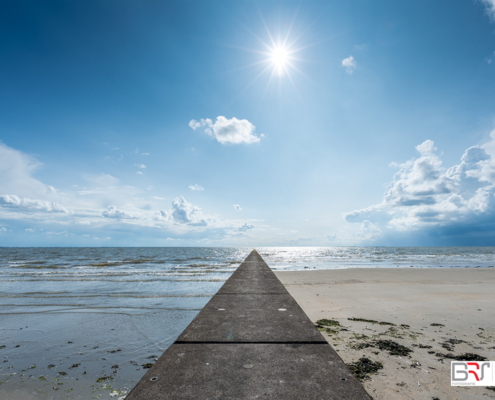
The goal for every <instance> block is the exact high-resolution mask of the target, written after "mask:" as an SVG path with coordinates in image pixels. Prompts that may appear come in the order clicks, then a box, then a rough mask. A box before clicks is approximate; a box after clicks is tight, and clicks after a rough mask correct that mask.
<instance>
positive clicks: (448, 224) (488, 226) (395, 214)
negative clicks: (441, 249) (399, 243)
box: [344, 131, 495, 239]
mask: <svg viewBox="0 0 495 400" xmlns="http://www.w3.org/2000/svg"><path fill="white" fill-rule="evenodd" d="M491 137H492V140H490V141H489V142H487V143H486V144H484V145H482V146H473V147H470V148H468V149H467V150H466V151H465V152H464V155H463V156H462V157H461V160H460V163H459V164H458V165H454V166H452V167H450V168H445V167H444V166H443V164H442V161H441V159H440V157H439V156H438V154H437V152H436V151H437V149H436V147H435V145H434V143H433V142H432V141H431V140H426V141H425V142H423V143H421V144H420V145H418V146H417V147H416V150H417V151H418V152H419V155H420V157H418V158H413V159H412V160H409V161H407V162H405V163H403V164H399V165H398V167H399V171H398V172H397V173H396V174H395V175H394V178H393V180H392V182H391V183H390V184H389V186H388V188H387V190H386V192H385V195H384V198H383V201H382V202H381V203H380V204H376V205H372V206H370V207H367V208H363V209H360V210H356V211H352V212H349V213H346V214H344V219H345V220H346V221H347V222H359V223H362V227H361V230H362V235H361V236H362V237H363V238H367V239H371V238H372V237H373V236H375V237H379V236H380V234H381V233H382V231H383V229H388V230H391V231H395V232H397V231H403V232H411V231H425V232H427V233H429V234H435V235H437V236H448V235H462V234H471V233H473V232H477V231H481V230H484V231H493V232H494V233H495V197H494V195H495V131H494V132H492V134H491Z"/></svg>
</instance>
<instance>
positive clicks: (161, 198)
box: [151, 196, 165, 200]
mask: <svg viewBox="0 0 495 400" xmlns="http://www.w3.org/2000/svg"><path fill="white" fill-rule="evenodd" d="M151 198H152V199H155V200H165V199H164V198H163V197H158V196H151Z"/></svg>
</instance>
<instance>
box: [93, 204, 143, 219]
mask: <svg viewBox="0 0 495 400" xmlns="http://www.w3.org/2000/svg"><path fill="white" fill-rule="evenodd" d="M102 216H103V217H105V218H116V219H136V218H139V215H137V214H136V213H133V212H129V211H124V210H119V209H118V208H117V207H115V206H108V208H107V209H106V210H105V211H103V213H102Z"/></svg>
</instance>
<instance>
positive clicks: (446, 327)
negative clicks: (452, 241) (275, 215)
mask: <svg viewBox="0 0 495 400" xmlns="http://www.w3.org/2000/svg"><path fill="white" fill-rule="evenodd" d="M276 275H277V277H278V278H279V279H280V280H281V281H282V283H283V284H284V285H285V286H286V287H287V289H288V290H289V292H290V293H291V295H292V296H293V297H294V298H295V299H296V301H297V302H298V303H299V304H300V305H301V307H302V308H303V310H304V311H305V312H306V313H307V314H308V316H309V317H310V318H311V320H312V321H313V322H315V323H317V321H319V320H322V319H327V320H333V321H336V322H333V323H331V324H330V325H328V324H327V325H326V326H323V325H322V326H321V328H320V331H322V333H323V335H324V336H325V338H326V339H327V340H328V341H329V343H330V344H331V345H332V346H334V348H335V349H336V350H337V351H338V352H339V354H340V356H341V357H342V359H343V360H344V362H345V363H346V364H348V365H349V364H351V363H354V362H356V361H358V360H359V359H360V358H362V357H366V358H369V359H370V360H371V361H372V362H378V363H381V364H382V365H383V368H382V369H380V370H378V372H376V373H373V374H371V375H369V377H368V378H367V379H365V380H363V384H364V386H365V388H366V390H367V391H368V392H369V393H370V394H371V395H372V396H373V397H374V398H375V399H376V400H386V399H421V400H432V399H440V400H444V399H449V400H451V399H480V398H487V399H488V398H495V391H494V390H490V389H487V388H483V387H468V388H467V387H451V386H450V361H451V359H449V358H448V356H449V354H453V355H455V356H458V355H462V354H465V353H474V354H477V355H480V356H482V357H486V358H487V359H488V360H495V308H494V307H493V304H494V301H495V269H494V268H469V269H467V268H435V269H433V268H431V269H424V268H421V269H420V268H407V269H406V268H400V269H399V268H356V269H341V270H320V271H283V272H276ZM350 318H351V319H362V320H367V322H366V321H359V320H350ZM372 321H374V322H372ZM380 322H381V323H382V324H380ZM385 323H389V324H385ZM387 340H388V341H393V342H395V343H398V344H400V345H402V346H405V347H406V348H407V349H410V350H412V351H411V352H410V353H409V355H402V356H401V355H391V354H390V351H389V350H387V349H380V348H379V346H378V345H377V344H376V343H377V341H382V342H384V341H387ZM367 346H369V347H367ZM430 346H431V347H430ZM392 353H393V352H392ZM406 353H407V351H406ZM406 353H405V354H406Z"/></svg>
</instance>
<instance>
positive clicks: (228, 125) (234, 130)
mask: <svg viewBox="0 0 495 400" xmlns="http://www.w3.org/2000/svg"><path fill="white" fill-rule="evenodd" d="M189 126H190V127H191V128H192V129H194V130H196V129H198V128H200V127H206V129H205V132H206V133H207V134H208V135H210V136H212V137H214V138H215V139H216V140H217V141H218V142H219V143H221V144H240V143H247V144H250V143H258V142H259V141H260V138H259V137H258V136H256V135H255V134H254V131H255V130H256V127H255V126H254V125H253V124H252V123H251V122H249V121H248V120H247V119H241V120H239V119H237V118H235V117H234V118H232V119H228V118H225V117H223V116H219V117H217V119H216V121H215V122H213V121H212V120H211V119H209V118H207V119H201V120H200V121H196V120H194V119H193V120H191V121H190V122H189ZM262 136H263V135H262Z"/></svg>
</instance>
